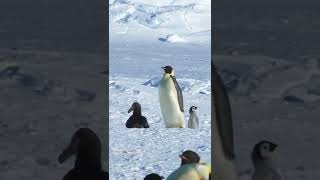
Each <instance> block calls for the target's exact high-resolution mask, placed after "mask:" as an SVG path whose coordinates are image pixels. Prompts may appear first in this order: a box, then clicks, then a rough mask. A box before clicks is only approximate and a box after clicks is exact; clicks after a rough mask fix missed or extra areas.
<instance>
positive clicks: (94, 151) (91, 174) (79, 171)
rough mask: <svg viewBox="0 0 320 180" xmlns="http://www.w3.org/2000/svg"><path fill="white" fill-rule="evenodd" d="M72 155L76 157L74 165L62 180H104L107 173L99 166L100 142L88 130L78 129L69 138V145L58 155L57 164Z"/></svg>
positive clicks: (107, 175) (107, 177) (106, 177)
mask: <svg viewBox="0 0 320 180" xmlns="http://www.w3.org/2000/svg"><path fill="white" fill-rule="evenodd" d="M72 155H75V156H76V159H75V164H74V167H73V169H71V170H70V171H69V172H68V173H67V174H66V175H65V176H64V177H63V180H106V179H109V174H108V172H105V171H103V170H102V166H101V142H100V139H99V137H98V136H97V135H96V134H95V133H94V132H93V131H92V130H90V129H89V128H80V129H78V130H77V131H76V132H75V133H74V135H73V136H72V138H71V142H70V144H69V145H68V146H67V147H66V149H64V151H63V152H62V153H61V154H60V155H59V158H58V161H59V163H64V162H65V161H66V160H67V159H68V158H70V157H71V156H72Z"/></svg>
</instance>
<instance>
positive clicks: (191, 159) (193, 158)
mask: <svg viewBox="0 0 320 180" xmlns="http://www.w3.org/2000/svg"><path fill="white" fill-rule="evenodd" d="M180 158H181V166H182V165H184V164H190V163H198V162H200V157H199V155H198V154H197V153H195V152H193V151H191V150H187V151H184V152H183V153H182V154H181V155H180Z"/></svg>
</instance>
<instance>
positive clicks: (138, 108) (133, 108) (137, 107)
mask: <svg viewBox="0 0 320 180" xmlns="http://www.w3.org/2000/svg"><path fill="white" fill-rule="evenodd" d="M131 111H133V114H136V113H138V114H141V105H140V104H139V103H138V102H134V103H132V105H131V107H130V109H129V110H128V113H130V112H131Z"/></svg>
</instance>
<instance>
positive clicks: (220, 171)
mask: <svg viewBox="0 0 320 180" xmlns="http://www.w3.org/2000/svg"><path fill="white" fill-rule="evenodd" d="M211 69H212V76H213V77H212V82H213V83H212V85H211V88H212V89H213V101H211V103H213V104H211V107H214V109H215V121H214V124H213V125H214V129H213V131H212V133H213V164H212V165H213V169H214V173H213V179H216V180H236V179H238V175H237V170H236V163H235V153H234V142H233V125H232V117H231V107H230V102H229V98H228V95H227V91H226V88H225V86H224V84H223V82H222V80H221V77H220V76H219V74H218V72H217V70H216V68H215V66H214V65H213V63H211Z"/></svg>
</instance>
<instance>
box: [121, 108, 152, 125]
mask: <svg viewBox="0 0 320 180" xmlns="http://www.w3.org/2000/svg"><path fill="white" fill-rule="evenodd" d="M131 111H133V114H132V115H131V116H130V118H129V119H128V120H127V122H126V127H127V128H149V124H148V121H147V118H146V117H144V116H142V115H141V105H140V104H139V103H138V102H134V103H133V104H132V105H131V107H130V109H129V110H128V113H130V112H131Z"/></svg>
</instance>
